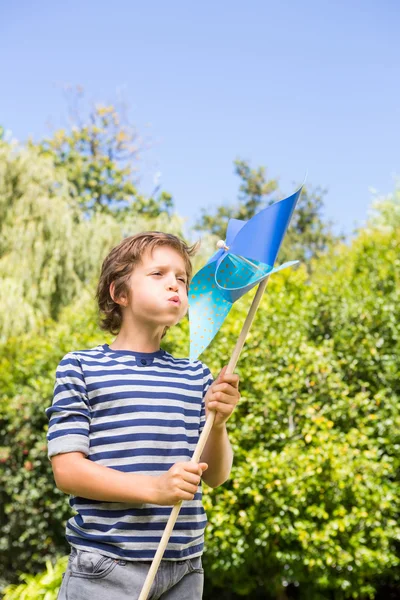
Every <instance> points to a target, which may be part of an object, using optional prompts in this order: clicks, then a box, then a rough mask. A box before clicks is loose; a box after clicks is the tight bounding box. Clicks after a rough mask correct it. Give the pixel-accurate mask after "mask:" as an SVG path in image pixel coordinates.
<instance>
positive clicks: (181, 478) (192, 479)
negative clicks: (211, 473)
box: [172, 462, 208, 500]
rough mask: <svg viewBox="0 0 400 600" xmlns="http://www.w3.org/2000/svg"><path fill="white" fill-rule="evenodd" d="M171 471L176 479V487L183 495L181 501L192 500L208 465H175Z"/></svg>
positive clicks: (191, 463)
mask: <svg viewBox="0 0 400 600" xmlns="http://www.w3.org/2000/svg"><path fill="white" fill-rule="evenodd" d="M172 469H174V470H175V477H177V478H178V482H177V485H178V487H179V489H180V490H181V492H182V493H183V495H182V499H184V500H192V499H193V497H194V495H195V494H196V493H197V488H198V486H199V484H200V481H201V475H202V473H203V471H205V470H206V469H208V464H207V463H204V462H202V463H199V464H198V463H195V462H187V463H176V464H175V465H174V466H173V467H172ZM186 494H189V496H187V495H186Z"/></svg>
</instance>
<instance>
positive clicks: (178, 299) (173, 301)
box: [168, 296, 181, 306]
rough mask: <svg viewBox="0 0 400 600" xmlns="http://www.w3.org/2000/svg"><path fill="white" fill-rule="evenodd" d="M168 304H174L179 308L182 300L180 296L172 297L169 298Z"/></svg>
mask: <svg viewBox="0 0 400 600" xmlns="http://www.w3.org/2000/svg"><path fill="white" fill-rule="evenodd" d="M168 302H172V303H173V304H176V305H177V306H179V305H180V303H181V299H180V298H179V296H172V298H168Z"/></svg>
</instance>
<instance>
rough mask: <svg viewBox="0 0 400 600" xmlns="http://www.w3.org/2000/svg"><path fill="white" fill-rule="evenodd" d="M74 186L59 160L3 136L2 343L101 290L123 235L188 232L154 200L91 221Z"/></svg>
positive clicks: (101, 213) (0, 212)
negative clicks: (96, 286)
mask: <svg viewBox="0 0 400 600" xmlns="http://www.w3.org/2000/svg"><path fill="white" fill-rule="evenodd" d="M71 186H72V184H71V181H70V180H69V179H68V178H67V176H66V172H65V170H64V169H63V168H62V167H61V166H60V165H58V166H57V164H55V162H54V157H52V156H50V155H47V156H45V155H43V152H42V150H41V149H40V148H38V147H35V146H34V145H33V144H29V145H28V147H26V148H24V147H19V146H17V145H15V144H13V145H11V144H9V143H7V142H5V141H1V140H0V340H3V341H4V340H6V339H7V337H9V336H10V335H18V334H20V333H23V332H26V331H33V330H34V329H35V328H36V327H37V326H39V325H40V322H41V321H42V320H43V319H45V318H48V317H50V318H53V319H57V317H58V314H59V312H60V310H61V309H62V308H63V307H64V306H67V305H68V304H70V303H71V302H73V301H74V300H75V299H76V298H77V297H78V296H79V295H80V294H82V292H83V290H84V289H88V288H90V289H92V288H93V281H94V279H95V278H96V277H97V275H98V272H99V269H100V265H101V262H102V260H103V258H104V257H105V255H106V253H107V251H108V250H109V249H111V248H112V246H114V245H116V244H117V243H118V242H119V241H121V239H122V238H123V237H126V236H127V235H132V234H134V233H136V232H138V231H143V230H146V229H157V230H163V229H165V230H168V231H170V232H171V233H176V234H178V235H181V234H182V229H183V220H182V219H181V218H180V217H179V216H178V215H176V214H169V213H168V212H166V211H159V210H158V208H157V209H156V208H154V210H153V209H151V210H150V208H151V204H149V205H148V207H149V210H140V212H139V213H137V212H136V208H135V210H133V209H132V208H131V209H129V210H127V209H125V210H124V209H121V210H120V211H119V213H118V218H116V215H115V214H113V213H112V212H107V211H100V210H99V211H94V212H93V213H92V214H91V215H90V217H89V218H88V215H86V214H85V211H84V210H83V209H82V207H81V206H80V204H79V203H77V202H76V201H75V200H76V199H75V197H74V196H73V195H71ZM135 206H136V205H135ZM15 307H18V310H15Z"/></svg>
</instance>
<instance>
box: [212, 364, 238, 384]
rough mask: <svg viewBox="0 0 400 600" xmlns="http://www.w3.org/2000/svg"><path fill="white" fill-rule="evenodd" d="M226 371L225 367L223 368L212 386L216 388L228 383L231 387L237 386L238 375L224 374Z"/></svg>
mask: <svg viewBox="0 0 400 600" xmlns="http://www.w3.org/2000/svg"><path fill="white" fill-rule="evenodd" d="M226 369H227V366H225V367H224V368H223V369H222V370H221V372H220V374H219V375H218V377H217V379H216V381H215V383H214V386H218V385H221V384H224V383H228V384H231V385H233V387H238V386H239V375H238V374H237V373H225V371H226Z"/></svg>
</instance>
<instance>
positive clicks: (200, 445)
mask: <svg viewBox="0 0 400 600" xmlns="http://www.w3.org/2000/svg"><path fill="white" fill-rule="evenodd" d="M268 279H269V277H267V278H266V279H264V280H263V281H262V282H261V283H260V284H259V286H258V289H257V292H256V295H255V296H254V299H253V302H252V304H251V307H250V310H249V312H248V314H247V317H246V320H245V322H244V324H243V327H242V331H241V332H240V335H239V338H238V341H237V342H236V346H235V349H234V351H233V353H232V356H231V359H230V361H229V363H228V366H227V369H226V371H225V373H228V374H231V373H233V371H234V370H235V367H236V363H237V361H238V360H239V356H240V353H241V351H242V348H243V346H244V342H245V340H246V336H247V334H248V332H249V329H250V326H251V324H252V322H253V319H254V316H255V314H256V311H257V308H258V306H259V304H260V302H261V298H262V295H263V293H264V291H265V288H266V287H267V283H268ZM214 419H215V411H213V410H210V411H209V413H208V417H207V421H206V423H205V425H204V428H203V431H202V432H201V435H200V438H199V441H198V442H197V446H196V448H195V451H194V453H193V456H192V458H191V459H190V460H191V462H196V463H198V462H199V460H200V457H201V454H202V452H203V450H204V446H205V445H206V443H207V439H208V436H209V435H210V431H211V428H212V426H213V425H214ZM181 506H182V500H181V502H178V504H175V506H174V507H173V509H172V512H171V514H170V516H169V519H168V523H167V525H166V527H165V530H164V533H163V535H162V538H161V540H160V543H159V545H158V548H157V552H156V554H155V556H154V558H153V562H152V563H151V567H150V570H149V572H148V573H147V577H146V581H145V582H144V585H143V588H142V591H141V592H140V596H139V598H138V600H147V597H148V595H149V592H150V588H151V586H152V584H153V581H154V578H155V576H156V573H157V571H158V567H159V566H160V562H161V559H162V557H163V555H164V552H165V548H166V547H167V544H168V540H169V538H170V537H171V533H172V530H173V528H174V525H175V523H176V520H177V518H178V515H179V511H180V510H181Z"/></svg>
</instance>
